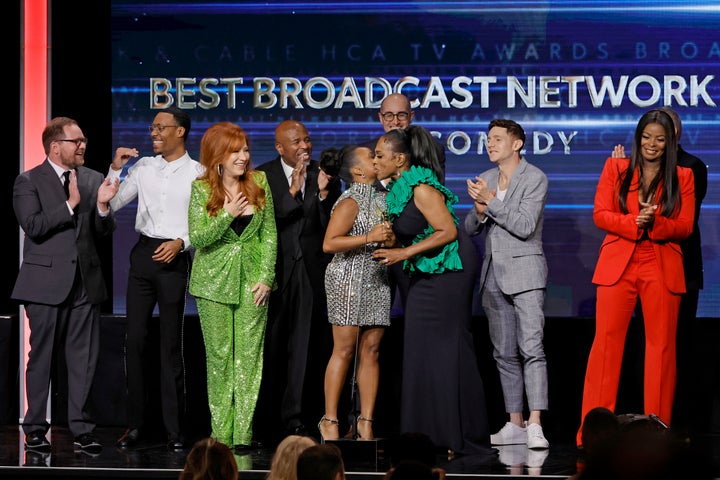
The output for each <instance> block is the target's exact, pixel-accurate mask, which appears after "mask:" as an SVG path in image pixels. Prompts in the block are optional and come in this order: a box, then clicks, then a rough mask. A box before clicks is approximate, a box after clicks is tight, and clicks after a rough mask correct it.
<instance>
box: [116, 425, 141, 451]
mask: <svg viewBox="0 0 720 480" xmlns="http://www.w3.org/2000/svg"><path fill="white" fill-rule="evenodd" d="M139 440H140V430H138V429H137V428H128V429H127V430H125V433H123V435H122V437H120V438H119V439H118V441H117V443H116V445H117V446H118V447H120V448H131V447H134V446H135V445H137V443H138V441H139Z"/></svg>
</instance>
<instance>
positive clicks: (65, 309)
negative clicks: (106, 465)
mask: <svg viewBox="0 0 720 480" xmlns="http://www.w3.org/2000/svg"><path fill="white" fill-rule="evenodd" d="M42 141H43V147H44V149H45V153H46V154H47V158H46V160H45V161H44V162H43V163H41V164H40V165H38V166H37V167H35V168H32V169H30V170H28V171H26V172H24V173H21V174H20V175H18V177H17V178H16V179H15V185H14V188H13V209H14V210H15V217H16V218H17V221H18V223H19V224H20V227H21V228H22V229H23V231H24V232H25V238H24V245H23V262H22V265H21V266H20V272H19V274H18V277H17V280H16V283H15V288H14V289H13V292H12V298H13V299H15V300H18V301H20V302H21V303H23V304H24V305H25V312H26V314H27V317H28V320H29V325H30V354H29V356H28V363H27V369H26V377H25V384H26V389H27V404H28V405H27V411H26V413H25V417H24V419H23V423H22V426H23V431H24V432H25V448H27V449H28V450H35V451H39V452H49V451H50V442H48V439H47V436H46V434H47V431H48V429H49V428H50V425H49V424H48V422H47V420H46V416H47V401H48V395H49V389H50V378H51V371H52V369H53V362H54V359H55V357H56V355H58V354H59V353H62V354H64V356H65V361H66V363H67V375H68V378H67V384H68V426H69V429H70V432H71V433H72V434H73V436H74V446H75V448H76V449H80V450H84V451H87V452H90V453H96V452H99V451H100V450H101V448H102V446H101V444H100V443H99V442H98V441H97V440H96V438H95V436H94V435H93V431H94V429H95V422H94V420H93V419H92V417H91V414H90V412H89V411H88V408H87V407H88V405H87V402H88V397H89V394H90V387H91V386H92V381H93V376H94V374H95V367H96V364H97V358H98V353H99V343H100V325H99V322H100V304H101V303H102V302H103V301H104V300H105V299H106V298H107V290H106V288H105V281H104V279H103V274H102V270H101V268H100V257H99V255H98V252H97V247H96V242H97V240H98V239H99V238H100V237H103V236H107V235H110V234H111V233H112V231H113V230H114V229H115V218H114V216H113V214H112V212H111V211H110V205H109V202H110V200H111V199H112V198H113V197H114V196H115V194H116V193H117V190H118V182H117V181H114V182H113V181H111V180H110V179H104V177H103V175H102V174H101V173H99V172H96V171H94V170H91V169H89V168H86V167H84V166H83V164H84V163H85V149H86V147H87V138H85V136H84V135H83V132H82V130H81V129H80V126H79V125H78V124H77V122H76V121H75V120H73V119H70V118H67V117H57V118H54V119H52V120H51V121H50V122H49V123H48V124H47V126H46V127H45V130H44V131H43V134H42ZM60 349H62V352H60Z"/></svg>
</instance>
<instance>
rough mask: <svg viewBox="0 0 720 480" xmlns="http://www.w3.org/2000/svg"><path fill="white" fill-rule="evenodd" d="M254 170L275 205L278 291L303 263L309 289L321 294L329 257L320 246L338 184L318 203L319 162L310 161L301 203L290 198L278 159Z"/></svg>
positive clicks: (332, 184)
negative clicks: (263, 177) (263, 175)
mask: <svg viewBox="0 0 720 480" xmlns="http://www.w3.org/2000/svg"><path fill="white" fill-rule="evenodd" d="M257 169H258V170H261V171H263V172H265V173H266V175H267V179H268V183H269V184H270V190H271V191H272V196H273V203H274V205H275V222H276V224H277V233H278V255H277V265H276V268H275V271H276V281H277V284H278V287H279V291H280V292H282V290H283V288H284V287H285V286H286V285H287V283H288V282H289V281H290V280H291V279H292V277H293V275H292V274H293V270H294V268H295V265H296V263H297V262H304V263H305V267H306V268H307V272H308V275H309V277H310V282H311V284H312V286H313V289H315V290H316V291H317V290H319V291H321V292H324V291H325V289H324V285H325V267H326V266H327V263H328V262H329V261H330V258H331V257H330V256H329V255H327V254H326V253H324V252H323V249H322V244H323V239H324V238H325V229H326V228H327V224H328V221H329V220H330V211H331V210H332V206H333V204H334V203H335V201H336V200H337V199H338V197H339V196H340V185H339V183H337V182H332V183H331V184H330V185H331V190H330V193H329V194H328V196H327V198H325V199H324V200H323V201H322V202H321V201H320V198H319V197H318V186H317V177H318V173H319V171H320V167H319V162H318V161H316V160H312V161H311V162H310V165H309V166H308V168H307V174H306V177H305V193H304V196H303V199H302V200H301V199H299V198H296V197H292V196H290V192H289V191H288V180H287V177H286V176H285V171H284V170H283V168H282V164H281V160H280V156H277V157H276V158H275V159H274V160H271V161H269V162H267V163H264V164H262V165H260V166H258V167H257ZM323 297H324V293H323Z"/></svg>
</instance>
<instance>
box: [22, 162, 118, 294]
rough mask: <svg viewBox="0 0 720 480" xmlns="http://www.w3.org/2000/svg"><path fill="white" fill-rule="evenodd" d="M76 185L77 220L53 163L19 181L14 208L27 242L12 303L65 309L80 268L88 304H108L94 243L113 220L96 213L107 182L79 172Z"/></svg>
mask: <svg viewBox="0 0 720 480" xmlns="http://www.w3.org/2000/svg"><path fill="white" fill-rule="evenodd" d="M77 180H78V189H79V190H80V198H81V200H80V204H79V205H78V206H77V207H76V208H75V217H76V220H73V216H72V215H71V214H70V210H69V209H68V207H67V205H66V204H65V192H64V191H63V186H62V183H61V182H60V180H59V179H58V176H57V174H56V173H55V170H53V168H52V166H51V165H50V161H49V160H47V159H46V160H45V161H44V162H43V163H41V164H40V165H38V166H37V167H35V168H32V169H30V170H28V171H27V172H24V173H22V174H20V175H18V177H17V178H16V179H15V186H14V188H13V208H14V210H15V217H16V218H17V221H18V224H19V225H20V228H22V229H23V231H24V232H25V241H24V247H23V261H22V265H21V266H20V272H19V273H18V277H17V280H16V282H15V288H14V289H13V292H12V295H11V297H12V298H13V299H15V300H19V301H20V302H23V303H43V304H47V305H58V304H60V303H62V302H63V301H64V300H65V299H66V298H67V296H68V294H69V293H70V289H71V288H72V286H73V280H74V278H75V271H76V267H77V265H78V264H79V266H80V272H81V273H82V278H83V283H84V285H85V289H86V290H87V295H88V299H89V300H90V302H91V303H93V304H99V303H101V302H102V301H104V300H105V299H106V298H107V289H106V287H105V280H104V279H103V275H102V269H101V264H100V256H99V255H98V252H97V248H96V245H95V242H96V239H98V238H100V237H102V236H105V235H109V234H111V233H112V231H113V230H114V229H115V217H114V215H113V213H112V211H111V212H110V213H109V214H108V215H107V216H106V217H101V216H100V214H99V213H98V211H97V206H96V205H97V191H98V187H99V186H100V184H101V183H102V182H103V180H104V177H103V175H102V174H101V173H99V172H96V171H95V170H91V169H89V168H86V167H80V168H78V169H77Z"/></svg>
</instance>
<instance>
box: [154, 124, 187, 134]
mask: <svg viewBox="0 0 720 480" xmlns="http://www.w3.org/2000/svg"><path fill="white" fill-rule="evenodd" d="M179 126H180V125H163V124H162V123H154V124H152V125H150V126H148V130H150V133H152V132H154V131H155V130H157V131H158V132H159V133H162V132H163V130H165V129H166V128H178V127H179Z"/></svg>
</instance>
